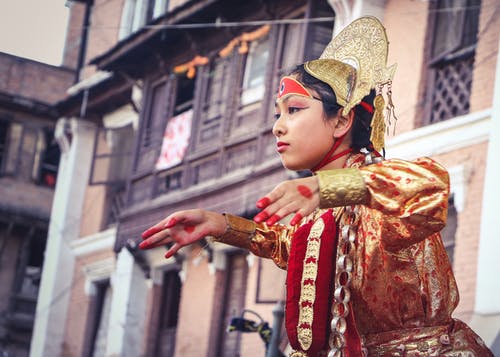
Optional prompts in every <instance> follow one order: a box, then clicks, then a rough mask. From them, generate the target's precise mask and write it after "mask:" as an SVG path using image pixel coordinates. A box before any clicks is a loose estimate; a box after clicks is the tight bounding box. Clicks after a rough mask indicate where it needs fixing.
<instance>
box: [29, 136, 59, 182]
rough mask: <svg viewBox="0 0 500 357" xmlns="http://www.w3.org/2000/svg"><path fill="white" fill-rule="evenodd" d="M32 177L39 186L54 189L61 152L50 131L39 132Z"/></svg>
mask: <svg viewBox="0 0 500 357" xmlns="http://www.w3.org/2000/svg"><path fill="white" fill-rule="evenodd" d="M38 137H39V140H38V148H37V150H36V154H35V165H33V177H34V178H35V180H36V181H37V182H38V183H40V184H41V185H44V186H48V187H55V185H56V178H57V170H58V167H59V160H60V158H61V150H60V148H59V145H58V143H57V141H56V140H55V138H54V132H53V131H52V130H48V129H45V130H40V131H39V133H38Z"/></svg>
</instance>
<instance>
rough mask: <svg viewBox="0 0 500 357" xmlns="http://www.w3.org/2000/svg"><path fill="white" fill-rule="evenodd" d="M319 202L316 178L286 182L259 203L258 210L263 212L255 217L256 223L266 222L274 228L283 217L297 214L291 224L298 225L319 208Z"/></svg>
mask: <svg viewBox="0 0 500 357" xmlns="http://www.w3.org/2000/svg"><path fill="white" fill-rule="evenodd" d="M319 201H320V197H319V184H318V179H317V177H316V176H311V177H304V178H299V179H294V180H288V181H284V182H282V183H280V184H279V185H278V186H276V187H275V188H274V189H273V190H272V191H271V192H269V193H268V194H267V195H265V196H264V197H263V198H261V199H260V200H258V201H257V204H256V206H257V208H260V209H262V210H263V211H261V212H260V213H259V214H257V215H256V216H255V217H254V221H255V222H257V223H260V222H264V221H265V222H266V224H267V225H268V226H272V225H273V224H275V223H276V222H278V221H279V220H280V219H282V218H283V217H286V216H288V215H289V214H292V213H295V215H294V216H293V218H292V220H291V221H290V224H291V225H296V224H298V223H300V221H301V220H302V218H303V217H306V216H307V215H309V214H311V213H312V212H314V210H315V209H316V208H317V207H319Z"/></svg>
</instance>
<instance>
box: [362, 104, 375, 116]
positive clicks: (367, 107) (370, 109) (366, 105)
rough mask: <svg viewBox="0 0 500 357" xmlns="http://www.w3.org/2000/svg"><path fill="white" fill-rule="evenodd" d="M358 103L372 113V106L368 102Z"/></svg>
mask: <svg viewBox="0 0 500 357" xmlns="http://www.w3.org/2000/svg"><path fill="white" fill-rule="evenodd" d="M359 105H361V106H362V107H363V108H364V109H365V110H366V111H367V112H368V113H370V114H373V106H371V105H370V104H368V103H366V102H361V103H359Z"/></svg>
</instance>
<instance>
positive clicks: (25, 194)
mask: <svg viewBox="0 0 500 357" xmlns="http://www.w3.org/2000/svg"><path fill="white" fill-rule="evenodd" d="M53 196H54V191H53V190H52V189H51V188H48V187H43V186H37V185H34V184H31V183H28V182H22V181H19V180H15V179H12V178H9V177H3V178H1V179H0V197H1V202H0V206H1V207H2V208H3V209H6V208H8V211H10V212H13V213H24V214H27V215H29V216H34V217H38V218H43V219H46V220H48V219H49V215H50V210H51V209H52V199H53Z"/></svg>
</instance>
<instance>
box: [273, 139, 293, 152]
mask: <svg viewBox="0 0 500 357" xmlns="http://www.w3.org/2000/svg"><path fill="white" fill-rule="evenodd" d="M289 145H290V144H287V143H284V142H282V141H278V142H277V143H276V150H277V151H278V152H279V153H282V152H283V151H285V150H286V148H287V147H288V146H289Z"/></svg>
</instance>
